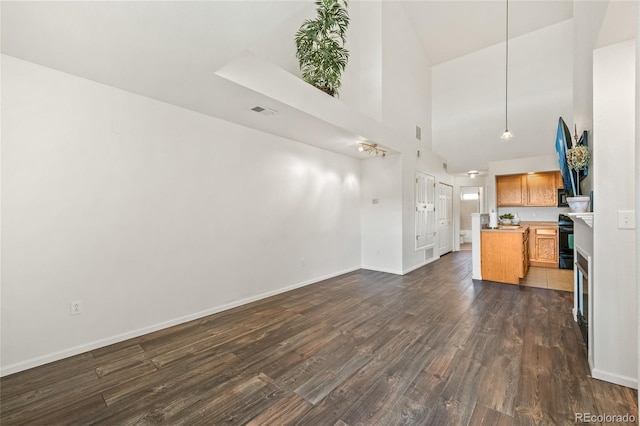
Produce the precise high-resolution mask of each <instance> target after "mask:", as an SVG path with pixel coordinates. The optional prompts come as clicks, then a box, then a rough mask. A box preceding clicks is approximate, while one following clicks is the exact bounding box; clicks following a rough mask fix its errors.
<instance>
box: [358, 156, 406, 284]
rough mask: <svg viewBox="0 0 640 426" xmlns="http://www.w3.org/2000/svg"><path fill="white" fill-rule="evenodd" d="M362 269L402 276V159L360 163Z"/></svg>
mask: <svg viewBox="0 0 640 426" xmlns="http://www.w3.org/2000/svg"><path fill="white" fill-rule="evenodd" d="M361 178H362V190H361V193H362V249H361V252H362V267H363V268H365V269H371V270H374V271H382V272H390V273H393V274H402V156H401V155H388V156H386V157H385V158H382V157H377V158H372V159H369V160H362V161H361Z"/></svg>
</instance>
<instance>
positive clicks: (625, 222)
mask: <svg viewBox="0 0 640 426" xmlns="http://www.w3.org/2000/svg"><path fill="white" fill-rule="evenodd" d="M635 228H636V212H635V210H618V229H635Z"/></svg>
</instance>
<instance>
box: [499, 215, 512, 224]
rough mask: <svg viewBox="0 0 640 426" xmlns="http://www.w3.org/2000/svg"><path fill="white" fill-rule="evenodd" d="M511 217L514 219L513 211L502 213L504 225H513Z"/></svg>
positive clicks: (501, 217)
mask: <svg viewBox="0 0 640 426" xmlns="http://www.w3.org/2000/svg"><path fill="white" fill-rule="evenodd" d="M511 219H513V215H512V214H511V213H505V214H501V215H500V222H502V224H503V225H511Z"/></svg>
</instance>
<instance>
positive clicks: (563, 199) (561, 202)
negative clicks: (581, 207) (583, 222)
mask: <svg viewBox="0 0 640 426" xmlns="http://www.w3.org/2000/svg"><path fill="white" fill-rule="evenodd" d="M558 207H569V203H567V194H566V193H565V192H564V189H558Z"/></svg>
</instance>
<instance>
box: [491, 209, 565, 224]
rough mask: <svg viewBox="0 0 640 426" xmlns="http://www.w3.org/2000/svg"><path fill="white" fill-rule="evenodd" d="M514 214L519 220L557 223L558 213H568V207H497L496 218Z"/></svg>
mask: <svg viewBox="0 0 640 426" xmlns="http://www.w3.org/2000/svg"><path fill="white" fill-rule="evenodd" d="M506 213H512V214H514V215H515V214H516V213H518V217H519V218H520V220H526V221H544V222H548V221H549V222H557V221H558V215H559V214H560V213H569V208H568V207H498V216H500V215H502V214H506Z"/></svg>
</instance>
